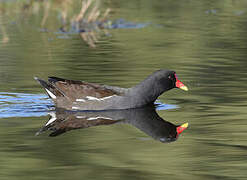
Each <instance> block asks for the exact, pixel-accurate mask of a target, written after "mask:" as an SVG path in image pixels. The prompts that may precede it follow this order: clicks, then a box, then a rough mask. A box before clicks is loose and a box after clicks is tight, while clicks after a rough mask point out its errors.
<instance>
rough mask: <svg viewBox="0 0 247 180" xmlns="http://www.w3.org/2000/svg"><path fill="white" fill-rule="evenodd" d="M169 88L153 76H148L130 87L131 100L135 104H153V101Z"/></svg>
mask: <svg viewBox="0 0 247 180" xmlns="http://www.w3.org/2000/svg"><path fill="white" fill-rule="evenodd" d="M167 90H169V88H166V87H164V85H161V84H159V83H158V82H157V80H156V79H155V78H154V77H148V78H146V79H145V80H143V81H142V82H140V83H139V84H137V85H136V86H134V87H133V88H131V91H130V94H131V97H132V99H131V101H132V103H133V104H135V105H137V106H139V107H140V106H144V105H148V104H153V103H154V101H155V100H156V99H157V98H158V97H159V96H160V95H161V94H162V93H163V92H164V91H167Z"/></svg>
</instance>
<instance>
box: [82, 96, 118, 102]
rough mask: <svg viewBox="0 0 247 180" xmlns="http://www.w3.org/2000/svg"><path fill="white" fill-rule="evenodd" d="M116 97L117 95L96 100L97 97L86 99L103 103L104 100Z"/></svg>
mask: <svg viewBox="0 0 247 180" xmlns="http://www.w3.org/2000/svg"><path fill="white" fill-rule="evenodd" d="M114 96H116V95H113V96H107V97H103V98H96V97H92V96H86V98H87V99H88V100H89V101H103V100H106V99H109V98H112V97H114Z"/></svg>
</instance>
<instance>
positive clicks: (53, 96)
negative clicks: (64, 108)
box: [45, 88, 57, 99]
mask: <svg viewBox="0 0 247 180" xmlns="http://www.w3.org/2000/svg"><path fill="white" fill-rule="evenodd" d="M45 90H46V92H47V93H48V94H49V96H50V97H51V98H52V99H56V98H57V97H56V96H55V95H54V94H53V93H52V92H51V91H49V90H48V89H46V88H45Z"/></svg>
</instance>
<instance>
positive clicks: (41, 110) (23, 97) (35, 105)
mask: <svg viewBox="0 0 247 180" xmlns="http://www.w3.org/2000/svg"><path fill="white" fill-rule="evenodd" d="M52 106H53V104H52V101H51V100H50V99H49V98H48V97H47V96H46V95H45V94H25V93H9V92H0V118H8V117H34V116H35V117H39V116H45V115H47V111H48V110H49V109H51V108H52Z"/></svg>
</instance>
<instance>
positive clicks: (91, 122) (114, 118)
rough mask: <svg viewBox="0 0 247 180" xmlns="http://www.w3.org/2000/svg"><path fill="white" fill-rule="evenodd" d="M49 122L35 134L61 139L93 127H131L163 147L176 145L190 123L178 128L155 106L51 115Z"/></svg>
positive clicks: (62, 112)
mask: <svg viewBox="0 0 247 180" xmlns="http://www.w3.org/2000/svg"><path fill="white" fill-rule="evenodd" d="M49 115H50V118H49V120H48V121H47V122H46V123H45V125H44V126H43V127H42V128H41V129H40V130H39V131H38V132H37V133H36V135H40V134H41V133H43V132H46V131H49V132H51V133H49V136H51V137H54V136H59V135H61V134H64V133H67V132H69V131H71V130H77V129H85V128H89V127H94V126H102V125H107V126H108V125H113V124H129V125H132V126H134V127H136V128H137V129H139V130H140V131H142V132H143V133H144V134H146V135H148V136H150V137H152V138H153V139H155V140H158V141H160V142H162V143H169V142H173V141H176V140H177V139H178V137H179V135H180V134H181V133H182V132H183V131H184V130H185V129H187V127H188V123H183V124H181V125H175V124H173V123H171V122H168V121H165V120H164V119H163V118H161V117H160V116H159V115H158V113H157V112H156V110H155V107H154V106H145V107H142V108H133V109H124V110H113V111H63V110H62V111H61V110H57V111H51V112H49Z"/></svg>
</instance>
